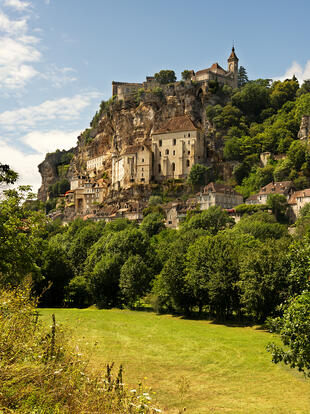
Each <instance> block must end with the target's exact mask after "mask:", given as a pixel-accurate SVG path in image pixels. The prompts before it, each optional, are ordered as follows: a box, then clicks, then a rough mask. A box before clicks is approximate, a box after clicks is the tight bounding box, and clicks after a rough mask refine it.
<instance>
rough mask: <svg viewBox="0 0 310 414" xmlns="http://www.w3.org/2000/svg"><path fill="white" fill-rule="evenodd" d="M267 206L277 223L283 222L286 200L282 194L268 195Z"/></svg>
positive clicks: (286, 205)
mask: <svg viewBox="0 0 310 414" xmlns="http://www.w3.org/2000/svg"><path fill="white" fill-rule="evenodd" d="M267 206H268V207H269V208H270V209H271V210H272V214H274V215H275V217H276V219H277V220H278V221H283V220H285V214H286V210H287V207H288V204H287V199H286V197H285V195H283V194H270V195H269V196H268V198H267Z"/></svg>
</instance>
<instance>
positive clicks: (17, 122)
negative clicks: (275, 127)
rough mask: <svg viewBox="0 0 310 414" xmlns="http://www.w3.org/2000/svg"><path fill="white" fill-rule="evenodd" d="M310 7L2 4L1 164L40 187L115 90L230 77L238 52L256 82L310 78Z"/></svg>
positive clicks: (11, 0)
mask: <svg viewBox="0 0 310 414" xmlns="http://www.w3.org/2000/svg"><path fill="white" fill-rule="evenodd" d="M309 15H310V2H309V0H296V1H295V2H291V1H286V0H281V1H280V0H269V1H265V0H260V1H253V0H247V1H245V0H235V1H234V2H232V1H227V0H222V1H214V0H212V1H209V0H196V1H194V2H190V1H188V0H187V1H183V0H179V1H177V0H165V1H164V0H157V1H149V0H144V1H142V0H117V1H107V0H88V1H87V0H0V162H6V163H9V164H10V165H11V166H12V167H13V168H15V169H16V170H17V171H18V172H19V173H20V176H21V179H20V183H22V184H31V185H33V186H34V189H35V190H36V189H37V188H38V186H39V185H40V176H39V174H38V171H37V165H38V164H39V163H40V162H41V161H42V160H43V159H44V156H45V153H46V152H47V151H50V152H51V151H54V150H56V149H57V148H60V149H63V148H65V149H69V148H70V147H71V146H73V145H75V143H76V138H77V135H78V134H79V133H80V132H81V131H82V130H84V129H85V128H86V127H88V125H89V121H90V120H91V118H92V116H93V115H94V113H95V111H96V110H97V108H98V106H99V104H100V101H101V100H103V99H108V98H109V97H110V95H111V82H112V80H117V81H133V82H135V81H143V80H144V78H145V76H146V75H153V74H154V73H155V72H157V71H159V70H161V69H173V70H175V72H176V74H177V76H178V77H180V72H181V71H183V70H184V69H194V70H199V69H203V68H206V67H209V66H210V65H211V64H212V63H214V62H218V63H219V64H220V65H222V66H223V67H226V65H227V58H228V56H229V54H230V50H231V46H232V43H233V42H234V44H235V48H236V53H237V55H238V57H239V59H240V61H239V64H240V65H242V66H244V67H245V68H246V69H247V72H248V76H249V78H250V79H256V78H273V79H282V78H286V77H291V76H292V75H293V74H296V76H297V77H298V79H299V80H300V82H302V80H304V79H308V78H310V49H309V38H310V36H309V35H310V25H309Z"/></svg>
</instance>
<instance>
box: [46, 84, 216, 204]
mask: <svg viewBox="0 0 310 414" xmlns="http://www.w3.org/2000/svg"><path fill="white" fill-rule="evenodd" d="M210 103H211V104H216V103H219V98H218V97H217V96H214V95H208V94H207V93H205V91H203V90H202V89H201V87H200V86H199V85H198V84H196V83H193V82H190V81H189V82H177V83H174V84H171V85H165V86H162V87H161V88H155V89H153V90H151V91H142V93H140V94H138V95H136V96H135V97H132V98H131V99H126V100H125V101H118V100H115V101H112V102H111V103H110V105H109V106H107V107H106V108H105V110H104V111H103V113H102V114H101V119H100V120H99V122H98V124H97V125H96V128H92V129H91V130H88V131H89V133H88V134H87V135H85V134H82V135H81V136H80V137H78V145H77V147H76V148H75V149H74V156H73V158H72V160H71V163H70V168H68V170H67V173H66V178H68V179H69V178H70V177H72V175H73V174H82V175H83V174H86V162H87V160H88V159H91V158H95V157H98V156H100V155H103V154H104V155H106V157H105V160H104V171H105V174H104V175H105V180H106V181H107V185H109V184H108V182H109V179H110V178H111V159H112V153H113V152H114V151H117V152H119V153H121V152H122V151H125V150H126V148H127V147H129V146H131V145H134V144H136V143H137V142H150V136H151V133H152V132H153V131H154V130H155V129H156V128H158V127H160V126H161V125H162V124H163V123H164V122H165V121H167V120H168V119H171V118H174V117H176V116H182V115H188V116H189V117H190V119H191V120H192V121H193V122H194V124H195V125H196V127H197V128H199V129H200V130H202V131H203V132H204V133H205V140H206V142H207V146H208V154H209V159H210V160H213V161H216V159H218V149H219V148H220V147H221V143H217V142H216V140H215V139H214V137H213V136H212V129H211V126H210V124H209V123H208V121H207V119H206V115H205V107H206V105H207V104H210ZM62 154H63V152H58V153H54V154H50V155H47V157H46V159H45V160H44V162H43V163H41V164H40V165H39V171H40V173H41V175H42V186H41V188H40V190H39V194H38V197H39V199H40V200H43V201H45V200H46V199H47V193H48V188H49V186H50V185H52V184H54V183H55V182H56V181H57V180H58V179H59V167H58V166H59V163H60V161H61V155H62ZM98 178H100V177H98Z"/></svg>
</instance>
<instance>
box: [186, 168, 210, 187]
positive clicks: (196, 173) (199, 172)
mask: <svg viewBox="0 0 310 414" xmlns="http://www.w3.org/2000/svg"><path fill="white" fill-rule="evenodd" d="M209 171H210V168H209V167H206V166H205V165H201V164H194V165H193V166H192V168H191V170H190V172H189V175H188V182H189V183H190V184H192V185H193V186H200V185H204V184H205V182H206V178H207V177H206V176H207V173H208V172H209Z"/></svg>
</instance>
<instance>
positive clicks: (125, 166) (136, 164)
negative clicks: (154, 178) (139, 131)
mask: <svg viewBox="0 0 310 414" xmlns="http://www.w3.org/2000/svg"><path fill="white" fill-rule="evenodd" d="M151 174H152V152H151V149H150V147H149V145H148V144H146V143H142V144H137V145H131V146H129V147H127V148H126V150H125V151H124V152H122V153H121V154H118V153H117V152H114V153H113V155H112V188H113V190H119V189H120V188H126V187H129V186H131V185H132V184H133V183H136V184H149V182H150V180H151Z"/></svg>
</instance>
